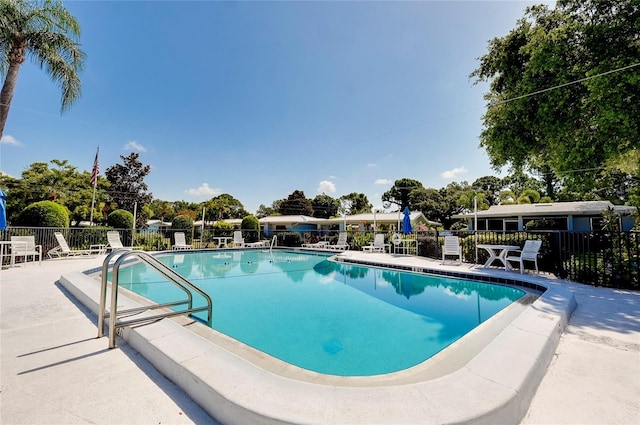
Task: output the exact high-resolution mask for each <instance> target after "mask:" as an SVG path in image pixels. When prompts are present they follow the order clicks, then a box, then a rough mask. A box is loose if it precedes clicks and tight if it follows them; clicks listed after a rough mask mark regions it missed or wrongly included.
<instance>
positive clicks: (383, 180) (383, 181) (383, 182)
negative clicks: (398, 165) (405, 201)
mask: <svg viewBox="0 0 640 425" xmlns="http://www.w3.org/2000/svg"><path fill="white" fill-rule="evenodd" d="M392 183H393V182H392V181H391V180H389V179H377V180H376V182H375V184H392Z"/></svg>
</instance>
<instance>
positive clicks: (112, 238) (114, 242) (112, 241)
mask: <svg viewBox="0 0 640 425" xmlns="http://www.w3.org/2000/svg"><path fill="white" fill-rule="evenodd" d="M107 242H108V243H109V248H111V249H142V247H140V246H123V245H122V241H121V240H120V232H117V231H115V230H114V231H109V232H107Z"/></svg>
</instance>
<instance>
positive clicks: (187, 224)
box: [171, 214, 193, 230]
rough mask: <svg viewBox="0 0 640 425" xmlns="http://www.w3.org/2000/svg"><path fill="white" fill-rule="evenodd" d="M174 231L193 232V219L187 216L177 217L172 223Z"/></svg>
mask: <svg viewBox="0 0 640 425" xmlns="http://www.w3.org/2000/svg"><path fill="white" fill-rule="evenodd" d="M171 228H172V229H173V230H193V218H191V216H189V215H186V214H181V215H177V216H175V217H174V218H173V221H172V222H171Z"/></svg>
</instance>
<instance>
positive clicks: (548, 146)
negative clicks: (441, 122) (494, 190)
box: [471, 0, 640, 197]
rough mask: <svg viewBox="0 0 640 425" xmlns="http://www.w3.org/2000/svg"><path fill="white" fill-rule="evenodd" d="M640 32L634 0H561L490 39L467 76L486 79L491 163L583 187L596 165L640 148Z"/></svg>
mask: <svg viewBox="0 0 640 425" xmlns="http://www.w3.org/2000/svg"><path fill="white" fill-rule="evenodd" d="M639 32H640V8H639V7H638V1H637V0H617V1H599V0H559V1H558V2H557V3H556V7H555V8H554V9H550V8H548V7H547V6H544V5H538V6H533V7H530V8H528V9H527V10H526V12H525V16H524V17H523V18H522V19H520V20H518V22H517V23H516V27H515V28H514V29H513V30H512V31H511V32H510V33H509V34H507V35H506V36H504V37H500V38H495V39H493V40H492V41H491V42H490V44H489V51H488V53H487V54H485V55H484V56H482V57H481V58H480V65H479V67H478V68H477V69H476V70H475V71H474V72H473V73H472V74H471V77H472V78H474V79H475V81H476V82H481V81H488V82H490V91H489V93H487V94H486V96H485V98H486V100H487V101H488V108H487V112H486V113H485V115H484V129H483V131H482V133H481V135H480V145H481V146H482V147H484V148H485V149H486V150H487V152H488V154H489V157H490V159H491V163H492V165H493V166H494V167H496V168H501V167H503V166H505V165H508V166H510V167H512V168H513V169H515V170H523V169H532V170H538V171H539V172H541V173H544V175H545V176H546V177H545V178H546V179H548V182H549V181H551V177H550V176H551V174H550V173H555V175H556V176H560V177H562V178H563V180H564V185H565V186H569V187H571V188H573V189H572V190H577V191H578V192H584V191H585V190H587V189H589V188H591V187H593V185H594V182H595V179H596V175H597V171H594V170H597V169H598V168H599V167H601V166H602V165H603V164H605V163H606V161H608V160H609V159H612V158H616V157H618V156H620V155H624V154H625V153H627V152H629V151H633V150H637V149H638V147H639V144H640V120H638V116H640V74H639V73H638V68H637V66H638V58H640V43H638V37H637V34H638V33H639ZM591 77H593V78H591ZM549 189H550V185H549V184H547V193H546V194H547V196H549V197H553V194H552V193H550V191H549Z"/></svg>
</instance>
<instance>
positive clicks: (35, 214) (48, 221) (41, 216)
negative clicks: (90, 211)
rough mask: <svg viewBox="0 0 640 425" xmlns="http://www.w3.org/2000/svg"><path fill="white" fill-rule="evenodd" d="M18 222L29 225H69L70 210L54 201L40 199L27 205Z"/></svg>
mask: <svg viewBox="0 0 640 425" xmlns="http://www.w3.org/2000/svg"><path fill="white" fill-rule="evenodd" d="M18 224H20V225H22V226H28V227H69V210H67V208H66V207H65V206H63V205H60V204H58V203H56V202H53V201H40V202H35V203H33V204H31V205H29V206H27V207H26V208H25V209H24V210H22V213H20V217H19V218H18Z"/></svg>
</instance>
